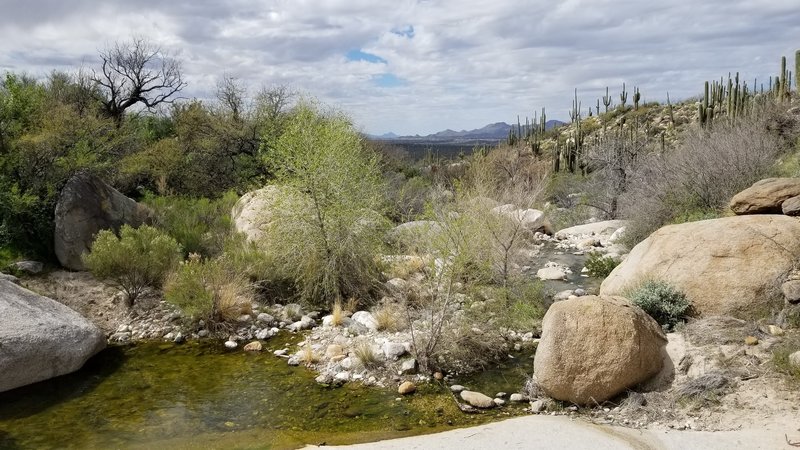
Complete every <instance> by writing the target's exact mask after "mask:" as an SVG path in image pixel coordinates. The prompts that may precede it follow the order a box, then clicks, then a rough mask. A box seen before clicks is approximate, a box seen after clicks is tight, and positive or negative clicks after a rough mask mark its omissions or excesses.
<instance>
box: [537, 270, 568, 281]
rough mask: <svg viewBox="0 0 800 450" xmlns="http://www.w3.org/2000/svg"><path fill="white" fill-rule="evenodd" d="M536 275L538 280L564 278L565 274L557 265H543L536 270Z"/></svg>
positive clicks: (565, 277)
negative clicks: (543, 266)
mask: <svg viewBox="0 0 800 450" xmlns="http://www.w3.org/2000/svg"><path fill="white" fill-rule="evenodd" d="M536 276H537V277H538V278H539V279H540V280H544V281H548V280H566V279H567V274H566V272H564V270H562V269H560V268H558V267H545V268H542V269H539V270H538V271H536Z"/></svg>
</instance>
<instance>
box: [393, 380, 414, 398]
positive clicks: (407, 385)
mask: <svg viewBox="0 0 800 450" xmlns="http://www.w3.org/2000/svg"><path fill="white" fill-rule="evenodd" d="M416 390H417V387H416V386H415V385H414V383H412V382H410V381H404V382H403V383H401V384H400V386H399V387H398V388H397V393H398V394H400V395H408V394H412V393H414V391H416Z"/></svg>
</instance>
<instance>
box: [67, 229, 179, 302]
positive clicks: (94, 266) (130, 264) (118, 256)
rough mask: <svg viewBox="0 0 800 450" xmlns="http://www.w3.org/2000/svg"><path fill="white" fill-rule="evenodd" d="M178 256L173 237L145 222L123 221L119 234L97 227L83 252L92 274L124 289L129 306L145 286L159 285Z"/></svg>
mask: <svg viewBox="0 0 800 450" xmlns="http://www.w3.org/2000/svg"><path fill="white" fill-rule="evenodd" d="M180 259H181V247H180V245H179V244H178V243H177V242H176V241H175V239H173V238H172V237H170V236H168V235H166V234H165V233H163V232H161V231H159V230H157V229H155V228H153V227H150V226H148V225H143V226H141V227H139V228H133V227H131V226H130V225H123V226H122V228H120V233H119V237H117V236H116V235H115V234H114V232H113V231H111V230H103V231H100V232H99V233H97V237H96V238H95V240H94V242H93V243H92V247H91V250H90V252H89V253H88V254H84V256H83V262H84V264H85V265H86V267H87V268H88V269H89V271H90V272H92V275H94V276H95V277H97V278H98V279H101V280H105V281H108V282H110V283H111V284H113V285H115V286H117V287H119V288H120V289H121V290H122V291H123V292H125V294H126V296H127V301H128V305H129V306H130V305H133V302H134V301H135V300H136V297H138V296H139V294H141V292H142V291H143V290H144V289H145V288H147V287H157V286H160V285H161V283H162V281H163V280H164V277H165V275H166V274H167V273H168V272H169V271H170V270H171V269H172V267H174V266H175V265H176V264H177V263H178V261H180Z"/></svg>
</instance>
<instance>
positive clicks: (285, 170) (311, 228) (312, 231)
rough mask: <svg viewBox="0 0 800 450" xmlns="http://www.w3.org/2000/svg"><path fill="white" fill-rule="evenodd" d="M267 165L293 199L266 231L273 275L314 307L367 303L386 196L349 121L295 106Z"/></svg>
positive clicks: (285, 200)
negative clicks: (343, 301)
mask: <svg viewBox="0 0 800 450" xmlns="http://www.w3.org/2000/svg"><path fill="white" fill-rule="evenodd" d="M268 166H269V167H270V168H271V169H272V170H273V171H274V172H275V175H276V178H277V181H278V183H279V184H281V185H282V186H283V187H285V188H286V191H289V192H294V194H289V195H284V196H283V197H282V198H281V199H279V201H278V205H277V207H276V210H275V211H274V216H273V220H272V222H271V225H270V226H269V227H268V230H267V231H266V241H268V242H269V243H270V245H269V246H268V247H267V248H265V251H267V252H269V253H270V254H271V258H270V260H271V262H272V264H273V265H274V273H275V274H276V275H277V276H278V277H283V278H286V279H289V280H292V281H293V282H294V283H295V285H296V287H297V292H298V293H299V295H300V296H301V298H302V299H303V300H305V301H306V302H308V303H309V304H312V305H315V306H321V305H324V304H326V303H328V304H329V303H330V302H332V301H333V300H335V299H337V298H347V297H350V296H354V297H358V298H361V299H367V298H370V297H371V295H372V291H373V290H374V288H375V287H376V286H377V285H378V281H379V276H380V268H379V265H378V264H376V260H377V258H376V256H377V255H378V254H379V253H380V251H381V248H382V244H383V240H382V238H383V233H384V230H385V227H386V225H387V222H386V220H385V219H384V217H383V216H382V214H381V212H382V211H383V208H384V205H385V197H384V194H385V190H384V185H383V181H382V179H381V174H380V171H379V170H378V164H377V160H376V156H375V154H374V153H370V152H367V151H365V150H364V149H363V147H362V142H361V136H360V135H359V134H358V133H357V132H356V131H355V130H354V129H353V127H352V125H351V123H350V121H349V119H347V118H346V117H345V116H343V115H342V114H341V113H338V112H331V111H324V110H322V109H321V108H320V107H319V106H317V105H316V104H313V103H311V102H304V103H301V104H300V105H299V106H298V107H297V108H295V111H294V113H293V114H292V116H291V118H290V120H289V122H288V124H287V126H286V131H285V132H284V134H283V135H282V136H281V137H280V139H279V140H278V142H277V143H276V145H275V148H274V149H270V151H269V152H268Z"/></svg>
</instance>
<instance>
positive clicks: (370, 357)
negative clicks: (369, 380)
mask: <svg viewBox="0 0 800 450" xmlns="http://www.w3.org/2000/svg"><path fill="white" fill-rule="evenodd" d="M353 355H354V356H355V357H356V359H358V361H359V362H360V363H361V365H362V366H364V368H366V369H374V368H376V367H379V366H380V365H381V359H380V356H379V355H378V352H376V351H375V348H374V347H373V346H372V344H370V343H369V342H367V341H359V342H358V343H356V345H355V346H354V347H353Z"/></svg>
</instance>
